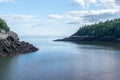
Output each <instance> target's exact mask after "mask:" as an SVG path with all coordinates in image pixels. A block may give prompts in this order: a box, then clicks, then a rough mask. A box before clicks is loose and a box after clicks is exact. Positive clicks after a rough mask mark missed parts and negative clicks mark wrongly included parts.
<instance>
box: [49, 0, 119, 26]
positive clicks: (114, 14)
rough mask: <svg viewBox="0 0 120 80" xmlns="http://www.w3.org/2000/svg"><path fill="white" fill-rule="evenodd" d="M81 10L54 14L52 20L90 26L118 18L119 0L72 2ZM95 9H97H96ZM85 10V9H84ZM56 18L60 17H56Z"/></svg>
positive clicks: (82, 0) (80, 0)
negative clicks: (80, 7)
mask: <svg viewBox="0 0 120 80" xmlns="http://www.w3.org/2000/svg"><path fill="white" fill-rule="evenodd" d="M72 1H73V2H74V3H76V4H77V5H79V6H82V8H83V9H81V10H78V11H68V12H66V13H63V14H62V15H59V14H56V15H57V16H56V15H55V16H51V17H54V19H59V20H60V19H61V21H63V23H67V24H81V25H82V24H91V23H95V22H99V21H105V20H107V19H114V18H120V14H119V13H120V4H118V3H120V0H72ZM96 7H97V8H96ZM84 8H86V9H84ZM58 16H62V18H61V17H58Z"/></svg>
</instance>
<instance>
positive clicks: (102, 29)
mask: <svg viewBox="0 0 120 80" xmlns="http://www.w3.org/2000/svg"><path fill="white" fill-rule="evenodd" d="M74 36H95V37H102V36H115V37H120V19H114V20H107V21H106V22H99V23H95V24H92V25H85V26H83V27H80V29H79V30H78V31H77V32H76V33H75V34H74Z"/></svg>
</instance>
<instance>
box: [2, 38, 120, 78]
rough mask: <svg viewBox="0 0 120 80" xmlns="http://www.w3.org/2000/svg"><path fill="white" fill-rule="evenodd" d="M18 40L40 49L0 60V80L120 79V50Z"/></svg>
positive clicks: (114, 47)
mask: <svg viewBox="0 0 120 80" xmlns="http://www.w3.org/2000/svg"><path fill="white" fill-rule="evenodd" d="M53 39H56V38H50V37H47V38H45V37H21V40H25V41H29V42H31V43H33V44H34V45H35V46H37V47H38V48H39V49H40V50H39V51H37V52H34V53H29V54H25V55H19V56H14V57H7V58H0V80H120V47H119V46H118V45H112V44H101V43H98V44H94V43H92V44H89V43H72V42H53V41H52V40H53Z"/></svg>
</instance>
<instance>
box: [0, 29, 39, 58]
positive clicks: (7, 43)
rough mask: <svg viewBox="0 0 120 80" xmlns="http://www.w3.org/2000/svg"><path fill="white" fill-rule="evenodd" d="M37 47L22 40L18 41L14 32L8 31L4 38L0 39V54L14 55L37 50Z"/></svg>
mask: <svg viewBox="0 0 120 80" xmlns="http://www.w3.org/2000/svg"><path fill="white" fill-rule="evenodd" d="M37 50H38V48H36V47H34V46H33V45H32V44H30V43H28V42H24V41H21V42H20V41H19V37H18V35H17V34H16V33H15V32H12V31H10V32H9V35H8V37H7V38H6V39H0V56H14V55H18V54H25V53H29V52H34V51H37Z"/></svg>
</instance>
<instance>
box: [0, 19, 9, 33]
mask: <svg viewBox="0 0 120 80" xmlns="http://www.w3.org/2000/svg"><path fill="white" fill-rule="evenodd" d="M2 30H4V31H9V30H10V28H9V27H8V26H7V24H6V22H5V21H4V20H3V19H1V18H0V32H1V31H2Z"/></svg>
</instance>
